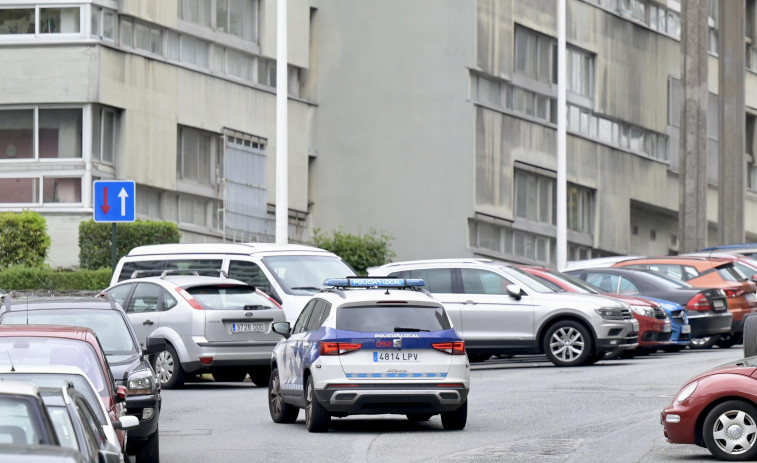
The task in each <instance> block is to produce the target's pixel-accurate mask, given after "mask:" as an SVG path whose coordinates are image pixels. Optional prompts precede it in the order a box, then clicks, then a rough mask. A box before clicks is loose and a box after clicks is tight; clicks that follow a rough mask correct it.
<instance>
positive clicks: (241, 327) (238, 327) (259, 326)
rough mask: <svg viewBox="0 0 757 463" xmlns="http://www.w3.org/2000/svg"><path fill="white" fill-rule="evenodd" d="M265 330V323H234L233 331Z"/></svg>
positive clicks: (256, 331)
mask: <svg viewBox="0 0 757 463" xmlns="http://www.w3.org/2000/svg"><path fill="white" fill-rule="evenodd" d="M264 331H265V323H232V324H231V332H232V333H250V332H253V333H262V332H264Z"/></svg>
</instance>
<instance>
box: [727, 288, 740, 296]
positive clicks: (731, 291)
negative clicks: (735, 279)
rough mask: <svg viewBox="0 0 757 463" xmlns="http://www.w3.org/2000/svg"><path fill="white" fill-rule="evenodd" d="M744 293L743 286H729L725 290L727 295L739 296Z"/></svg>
mask: <svg viewBox="0 0 757 463" xmlns="http://www.w3.org/2000/svg"><path fill="white" fill-rule="evenodd" d="M743 295H744V289H743V288H729V289H726V290H725V297H739V296H743Z"/></svg>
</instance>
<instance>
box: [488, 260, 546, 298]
mask: <svg viewBox="0 0 757 463" xmlns="http://www.w3.org/2000/svg"><path fill="white" fill-rule="evenodd" d="M499 268H500V269H501V270H503V271H504V272H505V273H506V274H507V275H509V276H511V277H512V278H514V279H516V280H518V283H520V284H522V285H524V286H525V287H526V288H528V289H532V290H534V291H536V292H537V293H555V292H557V291H555V290H553V289H552V288H550V287H549V286H547V285H545V284H543V283H542V282H541V281H539V280H537V279H536V278H534V277H533V276H531V274H529V273H527V272H524V271H523V270H521V269H519V268H514V267H508V266H501V267H499Z"/></svg>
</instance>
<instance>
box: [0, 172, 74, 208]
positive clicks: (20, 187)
mask: <svg viewBox="0 0 757 463" xmlns="http://www.w3.org/2000/svg"><path fill="white" fill-rule="evenodd" d="M81 184H82V179H81V177H52V176H51V177H28V178H0V203H2V204H24V205H30V206H33V205H41V204H55V203H61V204H66V205H70V204H81ZM40 187H41V191H40ZM40 198H42V201H40Z"/></svg>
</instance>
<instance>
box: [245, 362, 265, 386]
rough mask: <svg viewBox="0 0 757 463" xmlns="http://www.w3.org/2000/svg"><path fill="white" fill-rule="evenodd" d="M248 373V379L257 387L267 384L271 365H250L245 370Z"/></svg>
mask: <svg viewBox="0 0 757 463" xmlns="http://www.w3.org/2000/svg"><path fill="white" fill-rule="evenodd" d="M247 373H249V375H250V380H251V381H252V382H253V383H255V385H256V386H258V387H265V386H266V385H267V384H268V380H270V379H271V367H269V366H262V367H251V368H249V369H248V370H247Z"/></svg>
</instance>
